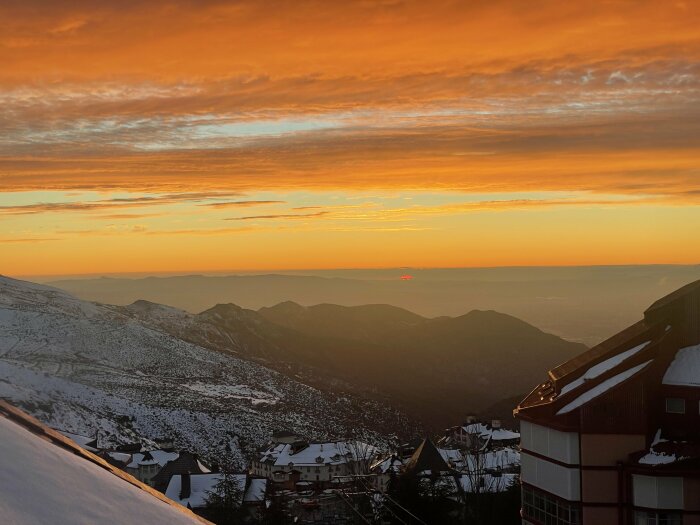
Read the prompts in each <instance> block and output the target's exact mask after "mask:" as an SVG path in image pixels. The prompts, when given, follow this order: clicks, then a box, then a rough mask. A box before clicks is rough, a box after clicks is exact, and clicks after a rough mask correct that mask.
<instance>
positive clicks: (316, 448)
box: [259, 441, 377, 467]
mask: <svg viewBox="0 0 700 525" xmlns="http://www.w3.org/2000/svg"><path fill="white" fill-rule="evenodd" d="M294 450H295V446H294V444H288V443H278V444H275V445H272V446H270V447H268V448H267V449H265V450H264V451H262V452H261V453H260V458H259V460H260V462H262V463H271V464H272V465H275V466H288V465H289V464H293V465H294V466H295V467H298V466H305V465H308V466H312V465H314V466H318V465H325V464H330V465H339V464H342V463H348V462H349V461H355V460H369V459H371V458H372V457H373V456H374V455H375V454H376V453H377V449H376V448H375V447H373V446H372V445H368V444H367V443H363V442H361V441H335V442H328V443H308V444H307V446H305V447H304V448H300V449H298V450H297V451H296V452H294Z"/></svg>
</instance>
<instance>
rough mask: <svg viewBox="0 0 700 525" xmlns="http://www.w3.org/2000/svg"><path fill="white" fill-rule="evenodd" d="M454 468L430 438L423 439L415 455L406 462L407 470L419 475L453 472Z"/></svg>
mask: <svg viewBox="0 0 700 525" xmlns="http://www.w3.org/2000/svg"><path fill="white" fill-rule="evenodd" d="M453 471H454V469H452V468H451V467H450V466H449V465H448V464H447V461H446V459H445V457H444V456H443V454H441V453H440V450H438V448H437V447H436V446H435V443H433V442H432V441H431V440H430V439H429V438H426V439H424V440H423V442H422V443H421V444H420V446H419V447H418V448H417V449H416V451H415V452H414V453H413V455H412V456H411V457H410V458H409V459H408V461H407V462H406V468H405V472H407V473H413V474H414V475H417V476H424V475H428V476H430V475H440V474H443V473H452V472H453Z"/></svg>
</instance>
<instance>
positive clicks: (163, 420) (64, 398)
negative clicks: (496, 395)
mask: <svg viewBox="0 0 700 525" xmlns="http://www.w3.org/2000/svg"><path fill="white" fill-rule="evenodd" d="M135 309H137V308H132V310H135ZM144 312H151V313H152V314H153V315H155V321H157V322H154V324H155V325H157V324H158V322H160V321H162V320H163V319H166V318H168V317H169V316H170V317H178V316H179V315H180V314H179V313H178V312H177V311H174V310H172V309H169V308H167V307H162V308H160V307H158V305H151V306H150V307H149V308H141V309H140V314H143V316H144V318H141V317H138V318H137V317H135V315H134V314H133V312H131V313H129V312H126V313H125V311H124V308H123V307H116V306H108V305H101V304H94V303H90V302H87V301H81V300H79V299H76V298H75V297H73V296H70V295H69V294H67V293H65V292H62V291H60V290H56V289H53V288H49V287H46V286H40V285H35V284H32V283H28V282H23V281H16V280H13V279H8V278H4V277H0V398H3V399H7V400H9V401H11V402H12V403H13V404H15V405H16V406H19V407H22V408H24V409H25V410H27V411H28V412H29V413H31V414H32V415H33V416H35V417H37V418H38V419H39V420H40V421H42V422H44V423H46V424H47V425H49V426H51V427H54V428H61V429H65V430H66V431H68V432H70V433H73V434H82V435H86V436H91V435H95V434H96V432H99V436H100V445H102V446H105V447H111V446H114V445H117V444H123V443H142V444H144V445H145V446H146V448H157V446H156V444H155V443H152V442H149V439H153V438H155V437H157V436H169V437H172V438H173V440H174V444H175V446H176V447H177V448H178V449H186V450H189V451H191V452H194V453H197V454H198V455H199V456H201V457H204V458H207V457H209V456H214V455H215V454H216V453H217V451H218V450H220V447H221V444H222V443H226V444H228V445H229V446H230V447H231V449H232V454H233V458H232V459H234V460H236V461H240V462H245V461H246V460H247V459H248V457H249V456H250V455H252V454H255V451H256V450H257V449H258V448H259V447H261V446H263V445H264V444H265V443H266V442H267V440H268V439H269V437H270V435H271V434H272V432H273V431H274V430H276V429H277V428H280V427H283V428H288V429H290V430H292V431H294V432H295V433H297V434H300V435H308V436H314V437H315V438H316V439H319V440H322V439H329V438H330V435H329V434H330V433H331V432H332V433H333V434H335V435H347V434H349V433H350V430H351V425H353V424H354V422H355V421H358V420H360V419H362V420H363V421H367V422H370V424H371V425H372V426H373V427H374V428H380V424H381V423H380V421H381V422H383V421H384V420H386V419H388V418H391V417H393V414H395V411H393V410H392V409H390V408H389V407H386V406H384V405H382V404H380V403H375V402H372V401H364V400H363V401H362V402H358V403H353V402H351V400H350V399H349V398H348V396H347V395H337V394H334V393H332V392H322V391H320V390H318V389H316V388H313V387H311V386H308V385H306V384H303V383H301V382H298V381H295V380H293V379H291V378H289V377H287V376H285V375H283V374H280V373H278V372H276V371H274V370H271V369H269V368H266V367H265V366H263V365H261V364H259V363H256V362H252V361H247V360H244V359H240V358H238V357H235V356H233V355H231V354H227V353H224V352H218V351H213V350H211V349H207V348H203V347H201V346H198V345H196V344H193V343H191V342H188V341H187V340H183V339H182V338H181V336H180V335H175V334H173V333H172V332H170V333H167V330H165V329H164V328H163V327H162V326H153V325H151V324H149V322H148V320H147V319H146V318H145V316H146V313H144ZM173 324H177V323H173ZM182 337H184V335H183V336H182ZM368 426H369V424H368ZM365 435H366V439H367V440H370V441H372V442H374V441H375V440H376V441H377V442H380V443H381V442H382V441H383V438H382V436H381V435H380V434H379V433H378V432H376V431H367V432H366V433H365ZM240 443H245V446H246V447H247V449H246V450H242V449H241V446H240Z"/></svg>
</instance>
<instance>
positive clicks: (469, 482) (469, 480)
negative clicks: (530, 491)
mask: <svg viewBox="0 0 700 525" xmlns="http://www.w3.org/2000/svg"><path fill="white" fill-rule="evenodd" d="M479 478H480V480H483V481H479V483H480V485H481V488H480V489H479V490H480V492H505V491H506V490H507V489H508V488H509V487H512V486H513V485H515V484H517V483H518V475H517V474H501V475H500V476H495V475H493V474H483V475H482V476H479ZM458 481H459V485H460V487H461V488H462V490H463V491H464V492H467V493H472V492H476V490H474V482H475V481H477V476H476V475H468V474H464V475H462V476H460V477H459V479H458Z"/></svg>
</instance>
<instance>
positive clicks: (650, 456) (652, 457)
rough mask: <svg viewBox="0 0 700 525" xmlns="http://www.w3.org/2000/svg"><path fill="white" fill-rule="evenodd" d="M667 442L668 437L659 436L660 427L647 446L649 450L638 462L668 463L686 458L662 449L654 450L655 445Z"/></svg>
mask: <svg viewBox="0 0 700 525" xmlns="http://www.w3.org/2000/svg"><path fill="white" fill-rule="evenodd" d="M668 442H669V441H668V439H664V438H662V437H661V429H658V430H657V431H656V434H655V435H654V440H653V441H652V443H651V446H650V447H649V452H647V454H645V455H644V456H642V457H641V458H639V463H641V464H642V465H668V464H669V463H675V462H676V461H679V460H682V459H686V458H684V457H682V456H681V457H678V456H676V455H675V454H667V453H665V452H663V451H659V450H654V447H655V446H656V445H660V444H662V443H668Z"/></svg>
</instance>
